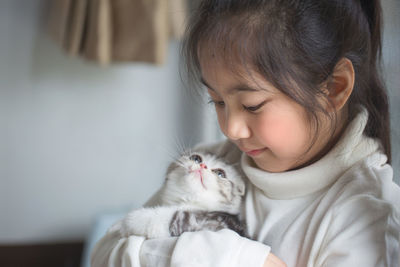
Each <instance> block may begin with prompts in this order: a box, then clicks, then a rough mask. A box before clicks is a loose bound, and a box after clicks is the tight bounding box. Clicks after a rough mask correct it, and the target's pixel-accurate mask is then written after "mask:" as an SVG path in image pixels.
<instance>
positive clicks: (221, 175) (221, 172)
mask: <svg viewBox="0 0 400 267" xmlns="http://www.w3.org/2000/svg"><path fill="white" fill-rule="evenodd" d="M212 172H213V173H215V174H216V175H217V176H218V177H219V178H226V173H225V171H224V170H223V169H213V170H212Z"/></svg>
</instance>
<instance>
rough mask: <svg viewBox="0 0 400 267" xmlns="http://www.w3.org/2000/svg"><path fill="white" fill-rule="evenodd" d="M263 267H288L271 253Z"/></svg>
mask: <svg viewBox="0 0 400 267" xmlns="http://www.w3.org/2000/svg"><path fill="white" fill-rule="evenodd" d="M263 267H286V263H284V262H283V261H282V260H281V259H279V258H278V257H277V256H275V255H274V254H272V253H269V255H268V257H267V259H266V260H265V262H264V265H263Z"/></svg>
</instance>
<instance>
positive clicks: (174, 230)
mask: <svg viewBox="0 0 400 267" xmlns="http://www.w3.org/2000/svg"><path fill="white" fill-rule="evenodd" d="M244 192H245V184H244V181H243V179H242V178H241V174H240V173H239V171H238V170H236V169H235V168H234V167H233V166H230V165H228V164H226V163H224V162H223V161H222V160H221V159H218V158H216V157H215V156H213V155H210V154H204V153H198V152H196V153H191V154H186V155H183V156H182V157H181V158H179V159H178V160H177V161H176V162H174V163H172V164H171V165H170V166H169V168H168V170H167V177H166V180H165V183H164V185H163V187H162V188H161V190H160V191H159V195H158V197H159V198H160V200H161V202H160V203H159V204H160V205H159V206H156V207H152V208H150V207H149V208H142V209H138V210H133V211H132V212H130V213H128V214H127V215H126V217H125V218H124V219H122V220H121V221H120V222H119V223H117V224H116V225H115V226H114V227H118V228H119V229H120V233H121V235H122V236H125V237H127V236H130V235H139V236H145V237H147V238H159V237H167V236H178V235H180V234H181V233H183V232H186V231H199V230H212V231H217V230H220V229H223V228H230V229H232V230H234V231H236V232H238V233H239V234H241V235H245V233H244V225H243V224H242V223H241V222H240V220H239V218H238V216H237V215H238V214H239V210H240V205H241V199H242V196H243V195H244Z"/></svg>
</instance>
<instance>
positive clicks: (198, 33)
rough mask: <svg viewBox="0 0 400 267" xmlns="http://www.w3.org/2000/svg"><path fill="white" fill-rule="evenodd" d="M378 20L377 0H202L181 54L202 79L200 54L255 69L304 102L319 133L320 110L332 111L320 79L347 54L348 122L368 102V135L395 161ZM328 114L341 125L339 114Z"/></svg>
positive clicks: (190, 70)
mask: <svg viewBox="0 0 400 267" xmlns="http://www.w3.org/2000/svg"><path fill="white" fill-rule="evenodd" d="M381 25H382V10H381V5H380V2H379V0H203V1H202V2H201V3H200V5H199V7H198V8H197V9H196V10H195V12H194V14H193V16H192V19H191V21H190V23H189V27H188V29H187V34H186V39H185V40H184V43H183V53H184V58H185V59H186V63H187V65H186V67H187V72H188V74H189V77H192V78H193V77H194V78H197V81H199V79H200V77H201V73H200V62H199V59H200V58H199V56H200V55H199V54H202V55H203V54H204V53H209V54H208V55H212V56H217V57H219V58H220V59H222V60H223V61H224V62H225V64H226V66H228V67H229V68H231V69H232V70H235V68H237V66H242V67H243V66H246V68H247V67H251V68H252V69H255V70H256V71H257V72H258V73H260V74H261V75H263V77H265V79H266V80H268V81H269V82H270V83H271V84H272V85H274V86H275V87H276V88H278V89H279V90H280V91H282V92H283V93H284V94H286V95H287V96H288V97H290V98H291V99H293V100H294V101H296V102H297V103H298V104H300V105H301V106H303V107H304V108H305V110H306V111H307V114H308V115H309V118H310V119H311V120H312V121H314V122H315V123H314V125H315V127H316V131H318V119H317V118H318V117H317V113H319V112H323V113H324V114H326V115H328V116H329V113H328V112H327V111H326V110H325V109H324V108H323V107H322V104H321V103H319V101H317V98H318V97H319V96H326V94H325V93H324V92H323V88H322V86H321V85H323V84H324V83H326V82H327V81H329V78H330V77H331V74H332V73H333V70H334V68H335V66H336V65H337V63H338V62H339V61H340V60H341V59H342V58H347V59H349V60H350V61H351V62H352V64H353V67H354V71H355V76H356V79H355V85H354V89H353V92H352V94H351V96H350V98H349V100H348V103H349V105H348V109H349V112H348V113H349V117H348V121H350V120H352V119H353V118H354V117H355V116H356V114H357V113H358V112H359V107H360V106H364V107H365V108H366V109H367V110H368V113H369V117H368V122H367V125H366V128H365V131H364V133H365V134H366V135H367V136H369V137H373V138H378V139H379V140H380V141H381V143H382V146H383V149H384V151H385V153H386V154H387V156H388V161H389V162H390V160H391V148H390V131H389V129H390V126H389V107H388V106H389V104H388V98H387V93H386V89H385V86H384V84H383V82H382V80H381V74H380V62H381V61H380V60H381V38H382V37H381ZM327 101H328V100H327ZM328 102H329V101H328ZM331 118H332V121H333V122H335V123H336V116H334V117H331ZM335 123H334V124H335Z"/></svg>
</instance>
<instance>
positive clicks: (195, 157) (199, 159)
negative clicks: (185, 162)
mask: <svg viewBox="0 0 400 267" xmlns="http://www.w3.org/2000/svg"><path fill="white" fill-rule="evenodd" d="M189 159H190V160H192V161H194V162H196V163H197V164H200V163H202V162H203V159H202V158H201V157H200V156H199V155H197V154H194V155H191V156H190V157H189Z"/></svg>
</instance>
